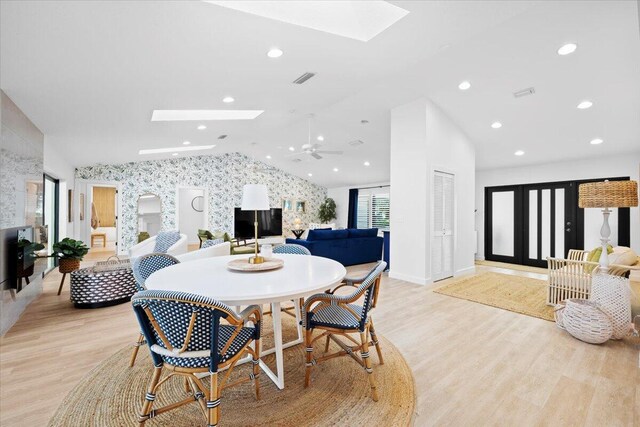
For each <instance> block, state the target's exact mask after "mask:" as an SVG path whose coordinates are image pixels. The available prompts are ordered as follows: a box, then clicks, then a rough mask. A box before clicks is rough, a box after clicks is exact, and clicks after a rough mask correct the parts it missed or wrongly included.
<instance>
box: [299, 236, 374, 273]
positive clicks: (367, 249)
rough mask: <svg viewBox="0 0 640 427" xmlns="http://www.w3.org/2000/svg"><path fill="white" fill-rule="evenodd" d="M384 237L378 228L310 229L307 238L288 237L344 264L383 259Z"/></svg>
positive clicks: (313, 251)
mask: <svg viewBox="0 0 640 427" xmlns="http://www.w3.org/2000/svg"><path fill="white" fill-rule="evenodd" d="M383 240H384V239H383V238H382V237H378V229H377V228H367V229H356V228H349V229H347V230H309V235H308V236H307V240H301V239H287V243H295V244H296V245H302V246H304V247H305V248H307V249H309V251H311V255H316V256H322V257H325V258H331V259H333V260H336V261H338V262H339V263H341V264H342V265H344V266H347V265H355V264H364V263H367V262H375V261H378V260H380V259H382V243H383Z"/></svg>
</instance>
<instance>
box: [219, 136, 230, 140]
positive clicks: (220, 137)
mask: <svg viewBox="0 0 640 427" xmlns="http://www.w3.org/2000/svg"><path fill="white" fill-rule="evenodd" d="M227 136H229V135H220V136H219V137H218V139H225V138H226V137H227Z"/></svg>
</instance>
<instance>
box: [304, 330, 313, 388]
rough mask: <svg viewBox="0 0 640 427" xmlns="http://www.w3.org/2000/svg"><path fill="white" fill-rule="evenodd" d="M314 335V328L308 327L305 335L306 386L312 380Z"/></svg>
mask: <svg viewBox="0 0 640 427" xmlns="http://www.w3.org/2000/svg"><path fill="white" fill-rule="evenodd" d="M312 335H313V329H306V330H305V336H304V345H305V350H306V351H305V364H304V365H305V373H304V386H305V387H309V383H310V382H311V366H313V347H312V346H311V336H312Z"/></svg>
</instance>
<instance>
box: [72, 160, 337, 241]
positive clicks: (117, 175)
mask: <svg viewBox="0 0 640 427" xmlns="http://www.w3.org/2000/svg"><path fill="white" fill-rule="evenodd" d="M253 164H254V162H253V161H252V160H251V159H250V158H249V157H247V156H245V155H243V154H240V153H228V154H222V155H218V156H193V157H182V158H176V159H166V160H153V161H142V162H131V163H125V164H119V165H95V166H86V167H81V168H78V169H76V178H80V179H88V180H101V181H119V182H120V183H121V185H122V193H123V194H122V195H121V200H122V212H121V215H122V228H123V230H122V240H123V241H122V242H121V245H122V246H121V247H124V248H125V249H128V248H130V247H131V246H133V245H134V244H135V243H136V242H137V237H136V236H137V200H138V196H140V195H142V194H145V193H153V194H157V195H158V196H160V198H161V199H162V225H163V229H165V230H171V229H175V228H176V221H175V218H176V212H175V211H176V191H177V187H178V186H194V187H204V188H207V190H208V193H209V229H210V230H215V231H217V230H224V231H228V232H230V233H232V232H233V209H234V208H235V207H237V206H240V203H241V201H242V186H243V185H244V184H250V183H262V184H266V185H267V188H268V189H269V199H270V202H271V207H273V208H276V207H282V199H292V200H302V201H305V202H306V212H305V213H295V212H290V211H283V215H282V216H283V226H282V228H283V232H284V233H285V234H286V235H289V234H291V233H290V231H289V230H290V229H291V228H293V221H294V219H295V218H296V217H299V218H300V219H301V220H302V222H303V224H307V223H309V222H318V217H317V214H318V208H319V207H320V204H321V203H322V201H323V200H324V199H325V197H326V196H327V189H326V188H324V187H320V186H318V185H315V184H313V183H311V182H309V181H307V180H304V179H302V178H299V177H297V176H294V175H291V174H288V173H286V172H284V171H282V170H280V169H276V168H273V167H270V166H268V165H266V164H264V163H261V162H255V164H257V166H258V168H265V169H268V170H266V171H263V172H260V171H255V168H252V165H253Z"/></svg>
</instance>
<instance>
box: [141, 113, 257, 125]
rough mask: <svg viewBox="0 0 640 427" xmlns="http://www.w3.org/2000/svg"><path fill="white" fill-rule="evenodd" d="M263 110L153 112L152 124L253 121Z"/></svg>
mask: <svg viewBox="0 0 640 427" xmlns="http://www.w3.org/2000/svg"><path fill="white" fill-rule="evenodd" d="M262 113H264V110H153V113H152V114H151V121H152V122H186V121H203V122H204V121H213V120H253V119H255V118H256V117H258V116H260V114H262Z"/></svg>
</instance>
